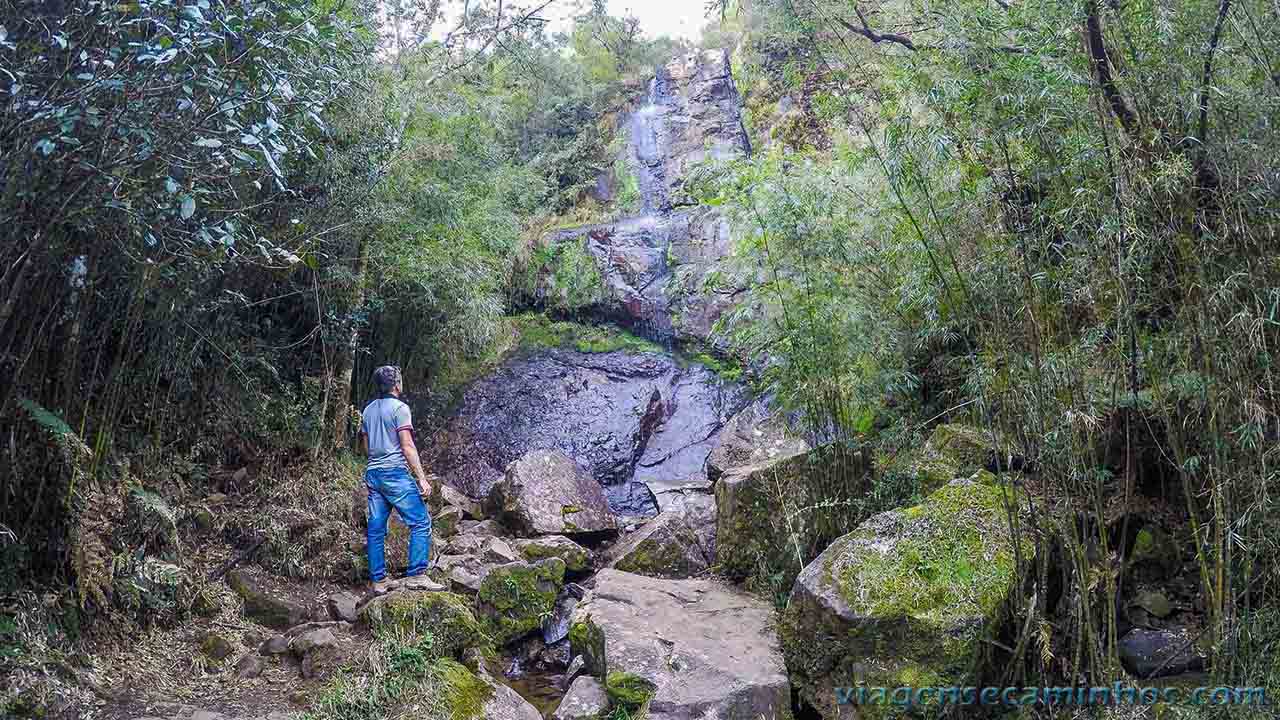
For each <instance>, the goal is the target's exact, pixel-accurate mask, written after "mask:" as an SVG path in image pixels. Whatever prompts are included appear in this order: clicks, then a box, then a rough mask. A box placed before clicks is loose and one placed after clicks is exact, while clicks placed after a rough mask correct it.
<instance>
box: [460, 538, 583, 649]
mask: <svg viewBox="0 0 1280 720" xmlns="http://www.w3.org/2000/svg"><path fill="white" fill-rule="evenodd" d="M564 571H565V563H564V561H563V560H561V559H560V558H558V557H551V558H546V559H544V560H539V561H537V562H536V563H527V562H514V563H507V564H506V565H499V566H497V567H495V568H493V569H492V570H490V571H489V574H488V575H486V576H485V578H484V580H483V581H482V582H481V583H480V590H479V592H477V593H476V613H477V614H478V615H479V616H480V620H481V623H483V626H484V628H485V630H486V632H487V634H488V635H489V636H490V637H491V638H492V639H493V641H494V642H495V643H497V644H499V645H505V644H506V643H509V642H511V641H512V640H517V639H519V638H520V637H523V636H524V635H527V634H528V633H531V632H533V631H535V630H538V629H539V628H541V627H542V621H543V620H544V619H545V618H547V617H550V616H551V614H552V613H553V612H554V611H555V605H556V597H557V596H558V595H559V593H560V588H561V587H562V586H563V585H564Z"/></svg>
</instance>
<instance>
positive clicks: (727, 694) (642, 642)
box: [569, 568, 791, 720]
mask: <svg viewBox="0 0 1280 720" xmlns="http://www.w3.org/2000/svg"><path fill="white" fill-rule="evenodd" d="M773 624H774V615H773V610H772V608H771V607H770V606H769V605H768V604H766V603H764V602H762V601H760V600H758V599H756V598H753V597H751V596H748V595H746V594H744V593H742V592H740V591H738V590H735V589H734V588H732V587H729V586H727V585H724V584H721V583H718V582H714V581H710V580H663V579H657V578H649V577H643V576H640V575H634V574H631V573H625V572H621V571H618V570H613V569H608V568H606V569H604V570H601V571H600V573H599V574H597V575H596V578H595V585H594V587H593V588H592V589H591V590H590V591H589V592H588V593H587V595H586V597H584V598H583V600H582V602H581V603H579V605H578V607H577V608H576V609H575V610H574V613H573V627H572V629H571V630H570V634H569V638H570V643H571V644H572V646H573V653H574V655H587V656H589V657H588V660H587V664H586V667H587V670H588V672H590V673H592V674H594V675H596V676H597V677H604V678H608V677H610V676H614V677H617V675H616V674H619V673H621V674H625V675H626V676H628V677H635V678H639V679H641V680H643V681H644V682H645V683H646V684H648V685H651V686H652V696H651V697H650V699H649V705H648V708H649V710H648V712H649V714H648V716H647V717H649V718H650V719H651V720H695V719H696V720H713V719H717V718H719V719H722V720H736V719H737V718H753V719H754V718H760V717H764V718H790V717H791V711H790V708H791V690H790V686H789V684H788V682H787V676H786V670H785V668H784V666H783V662H782V654H781V652H780V650H779V646H778V640H777V638H776V636H775V635H774V632H773Z"/></svg>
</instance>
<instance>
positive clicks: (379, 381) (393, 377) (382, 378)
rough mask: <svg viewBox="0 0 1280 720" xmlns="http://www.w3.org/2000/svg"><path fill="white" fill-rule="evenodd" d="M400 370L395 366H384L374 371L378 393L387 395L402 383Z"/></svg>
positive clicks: (374, 382)
mask: <svg viewBox="0 0 1280 720" xmlns="http://www.w3.org/2000/svg"><path fill="white" fill-rule="evenodd" d="M401 379H402V378H401V376H400V368H398V367H396V366H395V365H383V366H382V367H380V368H378V369H377V370H374V371H373V384H374V385H377V386H378V392H380V393H383V394H386V393H389V392H391V390H392V389H394V388H395V386H397V385H399V384H400V382H401Z"/></svg>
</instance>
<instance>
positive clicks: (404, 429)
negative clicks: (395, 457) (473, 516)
mask: <svg viewBox="0 0 1280 720" xmlns="http://www.w3.org/2000/svg"><path fill="white" fill-rule="evenodd" d="M395 419H396V436H397V437H399V439H400V452H402V453H404V459H405V462H406V463H408V465H409V470H410V471H411V472H413V476H414V477H415V478H417V480H418V490H419V491H420V492H421V493H422V497H424V498H425V497H427V496H429V495H430V494H431V486H430V485H428V484H427V474H426V473H425V472H423V470H422V458H421V457H419V456H418V446H417V444H416V443H414V442H413V416H412V414H411V413H410V412H409V406H408V405H406V404H404V403H401V404H400V407H399V408H397V410H396V413H395Z"/></svg>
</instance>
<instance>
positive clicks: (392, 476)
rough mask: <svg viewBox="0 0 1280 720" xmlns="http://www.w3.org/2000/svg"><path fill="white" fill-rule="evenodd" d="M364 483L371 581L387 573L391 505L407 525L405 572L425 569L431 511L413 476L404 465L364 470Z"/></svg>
mask: <svg viewBox="0 0 1280 720" xmlns="http://www.w3.org/2000/svg"><path fill="white" fill-rule="evenodd" d="M364 483H365V485H366V486H368V489H369V505H368V510H369V529H368V531H367V534H366V540H367V541H368V548H369V577H370V578H371V579H372V580H373V581H374V582H378V581H379V580H382V579H384V578H385V577H386V576H387V560H386V542H387V521H388V520H390V519H391V508H393V507H394V508H395V509H396V512H397V513H399V514H400V520H401V521H402V522H403V523H404V524H405V527H407V528H409V570H408V572H406V573H405V574H406V575H408V576H413V575H421V574H422V573H424V572H426V571H427V560H428V558H430V557H431V513H429V512H427V506H426V505H425V504H423V502H422V493H421V492H420V491H419V490H418V484H417V483H416V482H414V480H413V476H412V475H410V474H409V471H408V470H407V469H405V468H391V469H387V470H367V471H365V474H364Z"/></svg>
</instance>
